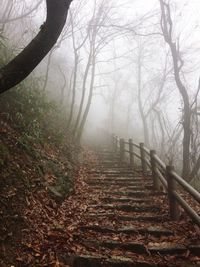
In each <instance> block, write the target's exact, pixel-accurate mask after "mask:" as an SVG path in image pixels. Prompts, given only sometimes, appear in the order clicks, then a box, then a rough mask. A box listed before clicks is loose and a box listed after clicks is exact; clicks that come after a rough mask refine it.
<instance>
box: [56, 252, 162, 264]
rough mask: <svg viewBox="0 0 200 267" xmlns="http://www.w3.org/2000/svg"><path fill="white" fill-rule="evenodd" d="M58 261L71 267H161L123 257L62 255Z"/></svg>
mask: <svg viewBox="0 0 200 267" xmlns="http://www.w3.org/2000/svg"><path fill="white" fill-rule="evenodd" d="M58 259H59V261H61V262H63V263H65V264H67V265H68V266H70V267H161V266H158V265H157V264H154V263H148V262H145V261H143V260H134V261H133V260H132V259H131V258H127V257H122V256H121V257H120V256H110V257H105V256H104V255H71V256H68V257H64V256H63V255H60V256H59V257H58ZM162 267H164V265H163V266H162Z"/></svg>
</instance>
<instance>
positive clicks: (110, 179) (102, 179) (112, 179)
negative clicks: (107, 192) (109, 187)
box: [88, 177, 152, 185]
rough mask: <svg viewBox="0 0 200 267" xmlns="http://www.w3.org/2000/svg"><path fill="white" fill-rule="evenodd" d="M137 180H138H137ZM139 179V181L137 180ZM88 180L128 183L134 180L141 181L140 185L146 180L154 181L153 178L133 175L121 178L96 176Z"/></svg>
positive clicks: (147, 181) (148, 181)
mask: <svg viewBox="0 0 200 267" xmlns="http://www.w3.org/2000/svg"><path fill="white" fill-rule="evenodd" d="M135 180H136V181H135ZM137 180H138V181H139V182H137ZM88 181H96V182H119V183H122V184H123V183H126V182H132V183H136V184H138V183H140V185H143V184H144V182H146V183H152V179H148V180H146V179H144V178H140V177H131V178H124V177H121V178H115V177H111V178H107V177H106V178H104V177H102V178H95V179H89V180H88Z"/></svg>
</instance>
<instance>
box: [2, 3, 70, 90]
mask: <svg viewBox="0 0 200 267" xmlns="http://www.w3.org/2000/svg"><path fill="white" fill-rule="evenodd" d="M71 2H72V0H46V4H47V16H46V22H45V23H44V24H43V25H42V26H41V30H40V31H39V33H38V34H37V36H36V37H35V38H34V39H33V40H32V41H31V42H30V43H29V44H28V45H27V47H25V49H24V50H22V52H21V53H20V54H19V55H18V56H16V57H15V58H14V59H13V60H12V61H10V62H9V63H8V64H7V65H6V66H4V67H3V68H2V69H0V93H3V92H5V91H7V90H8V89H10V88H11V87H13V86H15V85H17V84H18V83H20V82H21V81H22V80H24V79H25V78H26V77H27V76H28V75H29V74H30V73H31V72H32V71H33V69H34V68H35V67H36V66H37V65H38V64H39V63H40V62H41V61H42V59H43V58H44V57H45V56H46V55H47V53H48V52H49V51H50V50H51V48H52V47H53V46H54V44H55V43H56V41H57V39H58V37H59V35H60V33H61V31H62V29H63V27H64V25H65V22H66V18H67V13H68V9H69V6H70V3H71Z"/></svg>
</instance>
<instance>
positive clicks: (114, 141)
mask: <svg viewBox="0 0 200 267" xmlns="http://www.w3.org/2000/svg"><path fill="white" fill-rule="evenodd" d="M116 140H117V138H116V136H115V135H114V134H113V135H112V152H113V153H116V152H117V141H116Z"/></svg>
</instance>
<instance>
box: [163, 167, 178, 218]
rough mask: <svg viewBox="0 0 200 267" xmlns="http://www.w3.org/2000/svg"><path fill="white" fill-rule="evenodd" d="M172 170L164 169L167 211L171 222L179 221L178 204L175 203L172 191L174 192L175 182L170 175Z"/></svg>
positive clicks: (172, 168)
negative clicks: (166, 186) (167, 201)
mask: <svg viewBox="0 0 200 267" xmlns="http://www.w3.org/2000/svg"><path fill="white" fill-rule="evenodd" d="M173 170H174V167H173V166H167V167H166V177H167V184H168V199H169V211H170V217H171V219H172V220H178V219H179V215H180V212H179V207H178V203H177V201H176V198H175V196H174V194H173V191H175V186H176V185H175V184H176V183H175V180H174V178H173V175H172V173H171V172H172V171H173Z"/></svg>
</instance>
